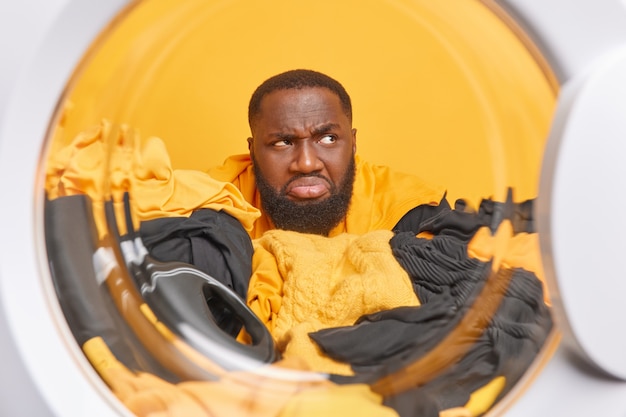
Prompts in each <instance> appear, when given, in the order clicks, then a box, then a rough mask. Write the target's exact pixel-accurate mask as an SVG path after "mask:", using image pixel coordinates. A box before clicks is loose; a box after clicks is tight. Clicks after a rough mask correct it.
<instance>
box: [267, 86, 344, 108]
mask: <svg viewBox="0 0 626 417" xmlns="http://www.w3.org/2000/svg"><path fill="white" fill-rule="evenodd" d="M296 102H297V103H299V104H301V105H304V106H306V105H318V104H319V103H320V102H327V103H328V104H334V105H340V103H341V100H340V99H339V96H338V95H337V94H336V93H335V92H334V91H332V90H330V89H328V88H326V87H303V88H288V89H280V90H274V91H272V92H270V93H268V94H266V95H265V96H264V97H263V98H262V99H261V105H260V108H261V111H263V110H271V109H272V108H274V107H279V106H292V105H294V103H296Z"/></svg>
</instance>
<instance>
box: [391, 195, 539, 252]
mask: <svg viewBox="0 0 626 417" xmlns="http://www.w3.org/2000/svg"><path fill="white" fill-rule="evenodd" d="M534 203H535V200H534V199H529V200H525V201H522V202H514V201H513V190H512V189H509V190H508V193H507V199H506V201H505V202H498V201H494V200H492V199H483V200H482V201H481V202H480V205H479V207H478V210H477V211H474V210H473V209H472V208H470V207H469V206H468V205H467V202H466V201H465V200H463V199H459V200H457V201H456V202H455V203H454V209H452V208H451V207H450V204H449V203H448V201H447V200H446V198H445V196H444V197H443V199H442V200H441V202H440V203H439V205H438V206H431V205H427V204H424V205H421V206H417V207H415V208H413V209H412V210H410V211H409V212H407V213H406V214H405V215H404V216H403V217H402V218H401V219H400V221H398V223H397V224H396V226H395V227H394V228H393V230H394V231H396V232H409V231H410V232H413V233H414V234H418V233H421V232H431V233H433V234H439V235H441V234H444V235H452V236H456V237H458V238H459V239H462V240H464V241H469V239H471V238H472V236H474V233H476V231H477V230H478V229H479V228H480V227H483V226H487V227H489V228H490V229H491V231H492V233H493V232H495V231H496V230H497V229H498V226H499V225H500V223H501V222H502V220H503V219H507V220H509V222H511V225H512V226H513V232H514V233H522V232H526V233H534V232H535V221H534V218H533V212H534Z"/></svg>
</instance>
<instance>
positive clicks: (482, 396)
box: [465, 376, 506, 416]
mask: <svg viewBox="0 0 626 417" xmlns="http://www.w3.org/2000/svg"><path fill="white" fill-rule="evenodd" d="M505 383H506V378H505V377H503V376H499V377H496V378H494V379H492V380H491V381H489V383H488V384H487V385H485V386H483V387H481V388H479V389H477V390H476V391H474V392H472V393H471V395H470V399H469V401H468V402H467V404H465V408H467V409H468V410H469V411H470V413H471V414H470V415H472V416H479V415H481V414H483V413H485V412H486V411H487V410H489V408H491V406H492V405H493V403H494V402H495V401H496V398H497V397H498V394H500V392H502V389H503V388H504V385H505Z"/></svg>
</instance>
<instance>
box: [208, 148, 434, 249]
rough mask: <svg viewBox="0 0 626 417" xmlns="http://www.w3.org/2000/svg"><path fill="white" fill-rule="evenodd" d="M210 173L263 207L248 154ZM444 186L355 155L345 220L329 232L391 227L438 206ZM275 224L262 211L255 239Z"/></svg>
mask: <svg viewBox="0 0 626 417" xmlns="http://www.w3.org/2000/svg"><path fill="white" fill-rule="evenodd" d="M209 174H210V175H211V176H212V177H214V178H216V179H217V180H220V181H227V182H232V183H233V184H234V185H235V186H236V187H237V188H239V190H241V193H242V194H243V197H244V198H245V199H246V201H248V202H249V203H250V204H252V205H253V206H255V207H259V208H260V207H261V198H260V196H259V193H258V192H257V189H256V182H255V180H254V173H253V170H252V161H251V160H250V156H249V155H234V156H231V157H229V158H228V159H226V161H225V162H224V164H223V165H221V166H219V167H216V168H213V169H211V170H210V171H209ZM443 194H444V189H443V188H442V187H438V186H435V185H431V184H428V183H426V182H425V181H423V180H422V179H421V178H419V177H417V176H415V175H410V174H404V173H401V172H395V171H393V170H391V169H390V168H388V167H386V166H379V165H373V164H370V163H368V162H366V161H363V160H362V159H361V158H359V156H358V155H357V156H356V176H355V180H354V192H353V194H352V200H351V202H350V209H349V211H348V214H347V216H346V219H345V220H344V221H343V222H342V223H340V224H339V225H338V226H337V227H336V228H335V229H333V230H332V231H331V233H330V236H336V235H339V234H341V233H350V234H363V233H367V232H369V231H371V230H378V229H383V230H390V229H391V228H392V227H393V226H395V225H396V223H397V222H398V221H399V220H400V218H402V216H403V215H404V214H406V213H407V212H408V211H409V210H410V209H412V208H414V207H416V206H418V205H420V204H433V205H437V204H439V202H440V201H441V198H442V197H443ZM272 228H273V227H272V225H271V223H270V221H269V219H268V218H267V216H266V215H265V214H264V213H263V214H262V215H261V218H260V219H259V220H257V222H256V224H255V226H254V230H253V231H252V233H251V236H252V238H259V237H261V236H262V235H263V233H264V232H266V231H267V230H270V229H272Z"/></svg>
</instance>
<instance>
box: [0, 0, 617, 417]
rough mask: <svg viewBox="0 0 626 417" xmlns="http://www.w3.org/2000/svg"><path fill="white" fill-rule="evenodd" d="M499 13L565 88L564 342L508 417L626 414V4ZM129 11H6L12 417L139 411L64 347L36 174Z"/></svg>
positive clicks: (551, 252)
mask: <svg viewBox="0 0 626 417" xmlns="http://www.w3.org/2000/svg"><path fill="white" fill-rule="evenodd" d="M499 4H500V5H502V6H503V7H504V8H505V9H507V10H508V11H509V12H510V13H511V15H512V16H513V17H515V19H516V20H517V22H518V23H519V24H520V25H521V26H522V27H523V28H525V30H526V31H527V33H528V34H529V35H530V36H531V37H532V38H533V39H534V40H535V42H536V44H537V45H538V46H539V47H540V48H541V49H542V51H543V52H544V54H545V56H546V57H547V58H548V60H549V62H550V63H551V65H552V67H553V69H554V70H555V73H556V75H557V78H558V79H559V82H560V84H561V87H562V90H561V95H560V97H559V104H558V108H557V112H556V114H555V118H554V123H553V129H552V132H551V135H550V138H549V141H548V146H547V148H546V156H545V161H544V166H543V170H542V180H541V186H540V195H539V198H538V221H539V228H540V233H541V239H542V246H543V249H544V252H545V258H544V262H545V263H546V273H547V274H549V275H550V274H552V275H553V276H554V277H556V276H558V278H559V279H560V280H559V281H557V280H555V281H554V282H552V285H553V287H558V288H553V291H552V293H555V294H556V293H557V292H555V291H557V290H558V294H559V297H558V298H557V299H556V300H555V306H556V307H557V308H556V312H557V320H558V322H559V325H560V327H561V328H562V329H563V334H564V339H563V343H561V345H560V347H559V348H558V350H557V351H556V353H555V354H554V356H553V357H552V358H551V360H550V361H549V363H548V364H547V365H546V366H545V368H544V369H543V371H542V372H541V373H540V374H539V375H538V376H536V380H535V381H534V383H533V384H532V385H531V386H530V387H529V388H528V389H527V390H525V391H524V392H523V395H521V396H520V397H519V399H517V400H516V401H515V402H513V403H512V405H511V406H510V407H508V408H507V409H506V410H503V411H504V412H505V414H506V415H507V416H527V415H537V416H552V415H572V416H586V415H603V416H615V417H623V416H626V399H625V398H626V382H624V380H626V355H621V352H626V334H625V333H624V329H626V326H625V324H626V314H623V312H621V311H620V304H619V302H620V301H621V299H622V298H623V294H625V293H626V280H620V278H621V277H620V276H619V273H616V272H617V271H619V270H620V269H619V266H620V265H619V263H618V262H619V260H620V259H621V258H620V255H621V254H622V253H625V252H626V251H625V250H624V249H626V247H625V246H626V244H625V243H624V242H623V239H621V240H622V241H620V235H621V234H624V233H623V232H626V217H625V216H622V217H623V219H620V218H619V216H620V213H619V208H620V207H624V206H626V204H623V203H626V201H625V199H626V193H620V192H619V191H620V190H619V185H620V180H621V179H622V178H626V164H625V163H620V162H622V161H620V156H621V155H625V156H626V76H621V74H624V75H626V2H624V1H623V0H622V1H619V0H594V1H590V0H578V1H565V0H506V1H504V0H503V1H501V2H499ZM126 6H127V2H126V1H123V0H108V1H106V2H102V1H98V0H80V1H78V0H26V1H22V2H8V1H4V2H3V3H1V4H0V53H1V55H0V56H2V65H1V66H0V184H1V189H2V191H3V195H4V197H3V199H2V204H1V205H0V234H1V236H2V239H1V240H0V353H1V354H2V357H3V359H4V366H3V370H2V372H0V415H3V416H4V415H6V416H9V415H10V416H20V415H28V416H31V415H36V416H38V417H53V416H54V417H73V416H76V417H79V416H80V417H82V416H84V415H93V416H102V417H114V416H124V415H130V413H129V412H128V411H127V410H126V409H125V408H124V407H123V406H121V404H120V403H119V402H118V401H117V399H116V398H115V397H114V396H113V394H112V393H111V392H110V391H109V390H108V388H107V387H106V386H105V385H104V383H103V382H102V381H101V380H100V378H99V377H98V376H97V375H96V374H95V373H94V372H93V371H92V368H91V365H90V364H89V363H88V362H87V360H86V359H85V358H84V356H83V355H82V353H81V352H80V351H79V350H78V349H77V347H76V346H75V345H73V344H71V343H68V342H67V341H68V340H71V335H70V333H69V330H68V329H67V328H66V327H64V326H63V325H60V323H64V319H63V315H62V313H61V311H60V309H59V308H57V307H55V306H56V304H55V303H50V302H49V300H48V299H47V297H48V296H49V295H48V294H52V293H53V291H52V288H50V287H51V285H52V284H51V280H50V279H49V271H48V270H47V268H46V266H45V265H41V264H40V259H45V256H44V255H45V247H44V246H43V242H44V239H43V236H42V230H43V227H42V224H41V222H42V218H41V217H42V216H39V215H38V214H37V210H36V209H37V207H35V204H36V200H37V199H36V198H35V197H36V196H35V194H34V193H35V191H34V190H37V189H43V187H42V184H39V183H41V182H42V180H43V179H42V178H38V176H37V175H38V172H39V167H40V164H41V158H42V154H43V150H42V145H43V139H44V138H45V137H46V133H47V129H48V127H49V125H50V119H51V117H53V115H54V114H55V110H56V106H57V104H58V101H59V98H60V97H61V95H62V93H63V90H64V88H65V86H66V83H67V80H68V79H69V77H70V75H71V74H72V72H73V71H74V69H75V66H76V65H77V63H78V62H79V61H80V60H81V58H82V56H83V55H84V53H85V51H86V50H87V49H88V48H89V47H90V45H91V44H92V42H93V41H94V39H96V38H97V36H98V35H99V33H100V32H101V31H102V29H103V28H104V27H105V26H106V25H108V24H109V22H110V21H111V20H112V19H113V18H114V17H115V16H116V15H117V13H118V12H119V11H120V10H121V9H122V8H124V7H126ZM585 197H586V198H587V200H585ZM585 203H589V204H591V206H589V205H587V204H585ZM616 208H617V210H615V209H616ZM592 209H593V210H594V212H591V210H592ZM583 210H585V211H586V212H585V211H583ZM581 211H582V212H581ZM585 214H587V215H589V214H591V215H593V220H592V219H590V218H589V217H587V218H585V217H584V216H585ZM564 277H567V279H565V278H564ZM557 282H558V283H557ZM606 288H609V289H608V290H607V289H606ZM620 313H621V315H622V316H621V317H620ZM620 329H621V330H622V331H621V333H620V332H619V330H620ZM622 356H623V358H622ZM609 374H612V376H611V375H609ZM615 377H618V378H615ZM495 411H497V410H495Z"/></svg>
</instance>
